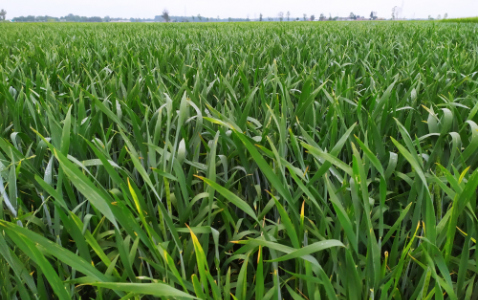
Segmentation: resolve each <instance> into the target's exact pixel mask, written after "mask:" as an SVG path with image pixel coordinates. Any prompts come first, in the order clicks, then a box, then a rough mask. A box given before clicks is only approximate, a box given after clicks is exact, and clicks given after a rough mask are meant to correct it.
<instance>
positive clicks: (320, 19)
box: [319, 14, 327, 21]
mask: <svg viewBox="0 0 478 300" xmlns="http://www.w3.org/2000/svg"><path fill="white" fill-rule="evenodd" d="M325 20H327V17H326V16H325V15H324V14H320V16H319V21H325Z"/></svg>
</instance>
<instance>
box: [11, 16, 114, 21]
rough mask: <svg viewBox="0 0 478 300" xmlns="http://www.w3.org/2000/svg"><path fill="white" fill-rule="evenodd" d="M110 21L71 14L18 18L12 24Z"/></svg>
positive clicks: (107, 18) (108, 19) (106, 18)
mask: <svg viewBox="0 0 478 300" xmlns="http://www.w3.org/2000/svg"><path fill="white" fill-rule="evenodd" d="M110 20H111V19H110V18H109V17H105V18H101V17H85V16H78V15H73V14H69V15H67V16H64V17H60V18H57V17H51V16H26V17H24V16H20V17H16V18H14V19H13V21H14V22H108V21H110Z"/></svg>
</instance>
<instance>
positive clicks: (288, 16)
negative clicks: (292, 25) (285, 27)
mask: <svg viewBox="0 0 478 300" xmlns="http://www.w3.org/2000/svg"><path fill="white" fill-rule="evenodd" d="M287 21H290V11H287Z"/></svg>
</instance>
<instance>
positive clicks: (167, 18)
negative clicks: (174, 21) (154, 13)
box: [161, 9, 171, 22]
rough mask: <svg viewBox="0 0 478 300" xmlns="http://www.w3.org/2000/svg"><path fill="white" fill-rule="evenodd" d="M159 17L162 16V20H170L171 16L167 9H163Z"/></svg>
mask: <svg viewBox="0 0 478 300" xmlns="http://www.w3.org/2000/svg"><path fill="white" fill-rule="evenodd" d="M161 17H163V20H164V22H169V21H171V18H170V17H169V11H168V10H167V9H165V10H163V14H162V15H161Z"/></svg>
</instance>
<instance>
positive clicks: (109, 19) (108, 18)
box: [103, 16, 111, 22]
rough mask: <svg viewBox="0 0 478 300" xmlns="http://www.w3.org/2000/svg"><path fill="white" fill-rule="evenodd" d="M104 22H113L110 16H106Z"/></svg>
mask: <svg viewBox="0 0 478 300" xmlns="http://www.w3.org/2000/svg"><path fill="white" fill-rule="evenodd" d="M103 20H104V21H105V22H110V21H111V18H110V16H106V17H104V18H103Z"/></svg>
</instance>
